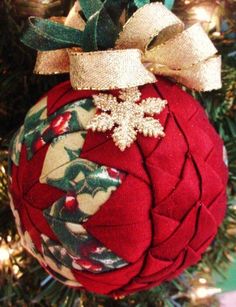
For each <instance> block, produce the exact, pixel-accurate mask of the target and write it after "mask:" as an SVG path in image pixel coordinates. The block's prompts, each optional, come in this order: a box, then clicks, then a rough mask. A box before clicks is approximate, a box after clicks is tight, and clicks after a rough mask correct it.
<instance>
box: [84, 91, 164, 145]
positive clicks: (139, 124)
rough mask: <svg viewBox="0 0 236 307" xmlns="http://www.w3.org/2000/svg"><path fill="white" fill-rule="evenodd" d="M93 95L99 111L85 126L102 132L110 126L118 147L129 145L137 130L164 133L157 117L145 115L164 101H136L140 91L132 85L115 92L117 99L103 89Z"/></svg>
mask: <svg viewBox="0 0 236 307" xmlns="http://www.w3.org/2000/svg"><path fill="white" fill-rule="evenodd" d="M93 98H94V104H95V105H96V107H97V108H98V109H100V110H101V111H102V112H101V114H97V115H95V117H94V118H93V119H92V120H91V121H90V122H89V123H88V126H87V129H92V130H93V131H96V130H97V131H101V132H105V131H107V130H111V129H112V128H114V130H113V133H112V138H113V140H114V142H115V144H116V145H117V146H118V147H119V148H120V150H122V151H123V150H125V149H126V148H127V147H130V146H131V144H132V143H133V142H134V141H135V140H136V138H137V133H138V132H139V133H142V134H144V135H145V136H149V137H158V136H162V137H163V136H164V135H165V134H164V128H163V127H162V125H161V123H160V122H159V120H158V119H154V118H153V117H150V116H146V115H152V116H153V115H154V114H159V113H161V112H162V111H163V109H164V108H165V106H166V104H167V101H166V100H163V99H160V98H152V97H150V98H147V99H143V100H141V101H140V98H141V93H140V91H139V89H138V88H136V87H135V88H130V89H126V90H122V91H121V92H120V95H119V98H120V100H121V101H118V100H117V98H116V97H115V96H113V95H111V94H103V93H101V94H99V95H95V96H94V97H93ZM139 101H140V103H138V102H139Z"/></svg>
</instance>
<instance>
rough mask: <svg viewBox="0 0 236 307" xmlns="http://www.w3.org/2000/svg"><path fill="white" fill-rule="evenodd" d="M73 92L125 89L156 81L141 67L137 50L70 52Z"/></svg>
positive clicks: (139, 54) (139, 52)
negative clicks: (75, 90)
mask: <svg viewBox="0 0 236 307" xmlns="http://www.w3.org/2000/svg"><path fill="white" fill-rule="evenodd" d="M69 57H70V74H71V84H72V87H73V88H74V89H77V90H81V89H93V90H108V89H116V88H118V89H123V88H130V87H135V86H139V85H144V84H147V83H153V82H155V81H156V78H155V76H154V75H153V74H152V73H150V72H149V71H148V70H147V69H146V68H145V67H144V66H143V64H142V61H141V51H140V50H138V49H127V50H108V51H97V52H77V51H69Z"/></svg>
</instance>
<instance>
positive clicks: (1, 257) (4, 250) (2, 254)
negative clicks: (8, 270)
mask: <svg viewBox="0 0 236 307" xmlns="http://www.w3.org/2000/svg"><path fill="white" fill-rule="evenodd" d="M9 259H10V251H9V249H8V247H7V246H5V245H4V246H1V247H0V263H2V264H4V263H6V262H8V261H9Z"/></svg>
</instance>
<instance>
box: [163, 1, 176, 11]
mask: <svg viewBox="0 0 236 307" xmlns="http://www.w3.org/2000/svg"><path fill="white" fill-rule="evenodd" d="M174 4H175V0H165V6H166V7H167V8H168V9H169V10H172V8H173V6H174Z"/></svg>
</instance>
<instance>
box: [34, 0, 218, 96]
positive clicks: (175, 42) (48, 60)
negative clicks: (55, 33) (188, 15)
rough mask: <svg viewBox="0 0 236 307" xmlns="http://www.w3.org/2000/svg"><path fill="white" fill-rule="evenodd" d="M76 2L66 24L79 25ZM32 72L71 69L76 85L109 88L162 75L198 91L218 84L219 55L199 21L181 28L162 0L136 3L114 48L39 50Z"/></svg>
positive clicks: (178, 20) (120, 86) (81, 24)
mask: <svg viewBox="0 0 236 307" xmlns="http://www.w3.org/2000/svg"><path fill="white" fill-rule="evenodd" d="M79 10H80V8H79V5H78V2H76V4H75V6H74V7H73V9H72V10H71V12H70V14H69V15H68V17H67V18H66V20H65V22H64V23H65V25H67V26H71V27H74V28H77V29H80V30H83V29H84V26H85V23H84V21H83V20H82V18H81V17H79V14H78V11H79ZM35 72H36V73H40V74H53V73H62V72H70V78H71V84H72V86H73V88H75V89H96V90H108V89H115V88H120V89H122V88H130V87H135V86H140V85H144V84H147V83H153V82H155V81H156V77H155V75H164V76H167V77H171V78H173V79H175V80H176V81H177V82H179V83H182V84H183V85H185V86H187V87H189V88H191V89H195V90H198V91H210V90H213V89H218V88H220V87H221V86H222V84H221V57H220V56H218V55H217V50H216V48H215V47H214V45H213V44H212V42H211V41H210V39H209V38H208V36H207V34H206V33H205V32H204V30H203V29H202V27H201V26H200V25H199V24H195V25H193V26H191V27H190V28H188V29H186V30H184V24H183V23H182V22H181V20H180V19H179V18H178V17H176V16H175V15H174V14H172V13H171V12H170V11H169V10H168V9H167V8H166V7H165V6H164V5H162V4H161V3H151V4H148V5H145V6H144V7H142V8H140V9H139V10H138V11H136V12H135V13H134V15H133V16H132V17H131V18H130V19H129V20H128V21H127V23H126V24H125V25H124V27H123V31H122V32H121V33H120V36H119V38H118V40H117V42H116V46H115V49H113V50H107V51H97V52H83V51H82V50H81V49H79V48H72V49H68V50H56V51H49V52H39V53H38V58H37V62H36V67H35Z"/></svg>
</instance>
